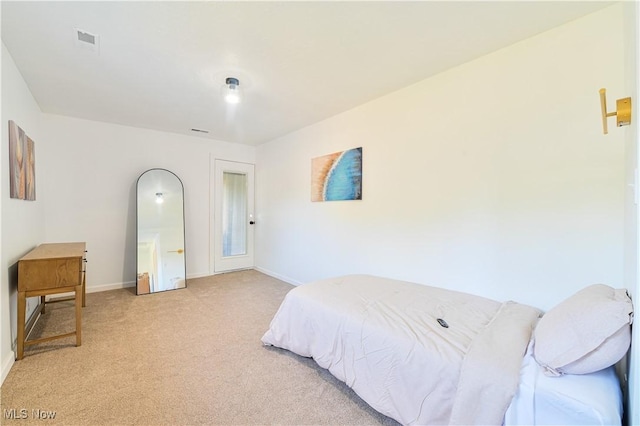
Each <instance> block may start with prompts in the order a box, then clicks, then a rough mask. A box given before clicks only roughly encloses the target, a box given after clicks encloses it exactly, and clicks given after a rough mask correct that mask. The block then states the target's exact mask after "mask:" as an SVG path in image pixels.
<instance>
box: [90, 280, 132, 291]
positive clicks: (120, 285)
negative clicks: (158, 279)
mask: <svg viewBox="0 0 640 426" xmlns="http://www.w3.org/2000/svg"><path fill="white" fill-rule="evenodd" d="M135 286H136V282H135V281H127V282H123V283H112V284H102V285H92V286H87V293H100V292H101V291H109V290H119V289H121V288H128V287H135Z"/></svg>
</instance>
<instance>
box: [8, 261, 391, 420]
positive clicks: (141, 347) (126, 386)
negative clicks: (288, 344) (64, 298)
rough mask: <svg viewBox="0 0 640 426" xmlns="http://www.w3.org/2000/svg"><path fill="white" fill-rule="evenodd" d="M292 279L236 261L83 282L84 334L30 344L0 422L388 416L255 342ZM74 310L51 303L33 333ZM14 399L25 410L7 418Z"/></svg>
mask: <svg viewBox="0 0 640 426" xmlns="http://www.w3.org/2000/svg"><path fill="white" fill-rule="evenodd" d="M291 288H292V287H291V286H290V285H289V284H286V283H284V282H282V281H279V280H276V279H274V278H271V277H269V276H266V275H264V274H261V273H259V272H256V271H242V272H234V273H230V274H223V275H216V276H212V277H205V278H199V279H195V280H189V281H188V287H187V288H186V289H183V290H174V291H169V292H164V293H157V294H152V295H144V296H136V295H135V290H134V289H123V290H114V291H108V292H103V293H90V294H87V306H86V307H85V308H84V309H83V323H82V327H83V328H82V335H83V342H82V346H80V347H75V338H74V337H70V338H65V339H60V340H54V341H51V342H47V343H45V344H41V345H34V346H30V347H27V348H26V350H25V358H24V359H23V360H21V361H16V363H15V364H14V366H13V368H12V369H11V372H10V373H9V375H8V377H7V379H6V380H5V382H4V384H3V386H2V388H1V389H0V391H1V399H2V404H1V405H2V420H1V421H0V423H2V424H29V423H36V424H65V425H134V424H135V425H197V424H208V425H212V424H220V425H223V424H227V425H231V424H233V425H254V424H332V425H338V424H341V425H362V424H385V425H396V424H397V423H395V422H394V421H393V420H391V419H389V418H387V417H385V416H382V415H381V414H379V413H377V412H376V411H374V410H373V409H372V408H371V407H369V406H368V405H367V404H366V403H364V402H363V401H362V400H361V399H360V398H358V396H357V395H356V394H355V393H354V392H353V391H351V389H349V388H348V387H346V386H345V385H344V384H343V383H342V382H340V381H338V380H336V379H335V378H334V377H333V376H331V375H330V374H329V373H328V372H327V371H326V370H324V369H321V368H320V367H318V366H317V365H316V364H315V362H314V361H313V360H310V359H306V358H302V357H299V356H296V355H294V354H292V353H290V352H288V351H284V350H280V349H276V348H269V347H264V346H262V344H261V342H260V338H261V337H262V334H263V333H264V332H265V331H266V330H267V328H268V326H269V322H270V321H271V318H272V317H273V315H274V314H275V312H276V310H277V309H278V306H279V305H280V303H281V301H282V299H283V298H284V295H285V294H286V293H287V292H288V291H289V290H290V289H291ZM73 313H74V311H73V305H72V302H62V303H56V304H52V305H48V306H47V313H46V314H45V315H44V316H43V317H41V318H40V320H39V321H38V323H37V324H36V327H35V329H34V333H33V337H43V336H47V335H52V334H57V333H58V332H62V331H72V330H73V327H74V322H73V321H74V314H73ZM12 409H13V410H15V411H13V414H15V416H16V417H23V414H25V413H26V419H20V420H10V419H8V418H7V417H11V413H12V411H11V410H12ZM23 409H24V410H25V411H21V410H23ZM33 410H42V412H45V413H46V412H49V411H53V412H55V419H54V420H41V419H37V418H35V417H36V415H37V412H36V411H33Z"/></svg>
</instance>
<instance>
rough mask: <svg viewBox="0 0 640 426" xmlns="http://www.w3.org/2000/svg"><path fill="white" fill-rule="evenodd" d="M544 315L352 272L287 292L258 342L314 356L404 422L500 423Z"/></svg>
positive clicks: (365, 397)
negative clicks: (535, 328) (348, 274)
mask: <svg viewBox="0 0 640 426" xmlns="http://www.w3.org/2000/svg"><path fill="white" fill-rule="evenodd" d="M539 314H540V312H539V311H538V310H537V309H534V308H531V307H529V306H526V305H520V304H517V303H513V302H507V303H499V302H496V301H493V300H489V299H485V298H481V297H478V296H473V295H470V294H465V293H459V292H454V291H449V290H444V289H440V288H435V287H428V286H423V285H419V284H413V283H407V282H402V281H396V280H389V279H385V278H379V277H373V276H366V275H351V276H346V277H339V278H333V279H328V280H323V281H318V282H315V283H312V284H305V285H301V286H299V287H296V288H295V289H293V290H291V291H290V292H289V293H288V294H287V296H286V297H285V300H284V301H283V302H282V305H281V306H280V309H279V310H278V312H277V313H276V315H275V317H274V318H273V320H272V322H271V326H270V328H269V330H268V331H267V332H266V333H265V335H264V336H263V337H262V341H263V343H264V344H266V345H273V346H277V347H281V348H284V349H288V350H290V351H292V352H295V353H297V354H298V355H301V356H305V357H313V359H314V360H315V361H316V362H317V363H318V364H319V365H320V366H321V367H323V368H326V369H328V370H329V371H330V372H331V373H332V374H333V375H334V376H336V377H337V378H338V379H340V380H342V381H344V382H345V383H346V384H347V385H348V386H350V387H351V388H353V390H354V391H355V392H356V393H357V394H358V395H359V396H360V397H361V398H362V399H363V400H365V401H366V402H367V403H368V404H369V405H371V406H372V407H373V408H375V409H376V410H378V411H379V412H381V413H383V414H385V415H387V416H389V417H392V418H394V419H396V420H397V421H399V422H400V423H403V424H429V425H433V424H501V423H502V420H503V416H504V413H505V411H506V409H507V407H508V406H509V403H510V401H511V399H512V397H513V395H514V394H515V391H516V389H517V385H518V377H519V372H520V365H521V361H522V357H523V355H524V353H525V351H526V348H527V344H528V342H529V338H530V335H531V331H532V329H533V327H534V326H535V323H536V321H537V318H538V316H539ZM438 319H442V320H444V322H445V323H446V324H447V325H448V328H445V327H443V326H442V325H440V324H439V323H438Z"/></svg>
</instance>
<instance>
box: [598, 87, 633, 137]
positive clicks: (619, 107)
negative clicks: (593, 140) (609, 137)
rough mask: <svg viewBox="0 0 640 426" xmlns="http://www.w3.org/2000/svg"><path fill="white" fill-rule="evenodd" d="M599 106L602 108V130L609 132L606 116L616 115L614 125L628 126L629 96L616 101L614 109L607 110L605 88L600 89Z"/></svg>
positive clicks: (629, 113)
mask: <svg viewBox="0 0 640 426" xmlns="http://www.w3.org/2000/svg"><path fill="white" fill-rule="evenodd" d="M600 108H601V109H602V132H603V133H604V134H605V135H606V134H607V133H609V131H608V128H607V118H608V117H614V116H615V117H616V126H618V127H622V126H628V125H629V124H631V98H622V99H618V100H617V101H616V111H614V112H607V89H604V88H602V89H600Z"/></svg>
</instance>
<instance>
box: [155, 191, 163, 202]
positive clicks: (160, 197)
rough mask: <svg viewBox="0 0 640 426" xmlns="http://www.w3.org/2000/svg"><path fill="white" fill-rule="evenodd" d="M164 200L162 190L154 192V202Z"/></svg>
mask: <svg viewBox="0 0 640 426" xmlns="http://www.w3.org/2000/svg"><path fill="white" fill-rule="evenodd" d="M163 202H164V194H163V193H162V192H156V203H158V204H162V203H163Z"/></svg>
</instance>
